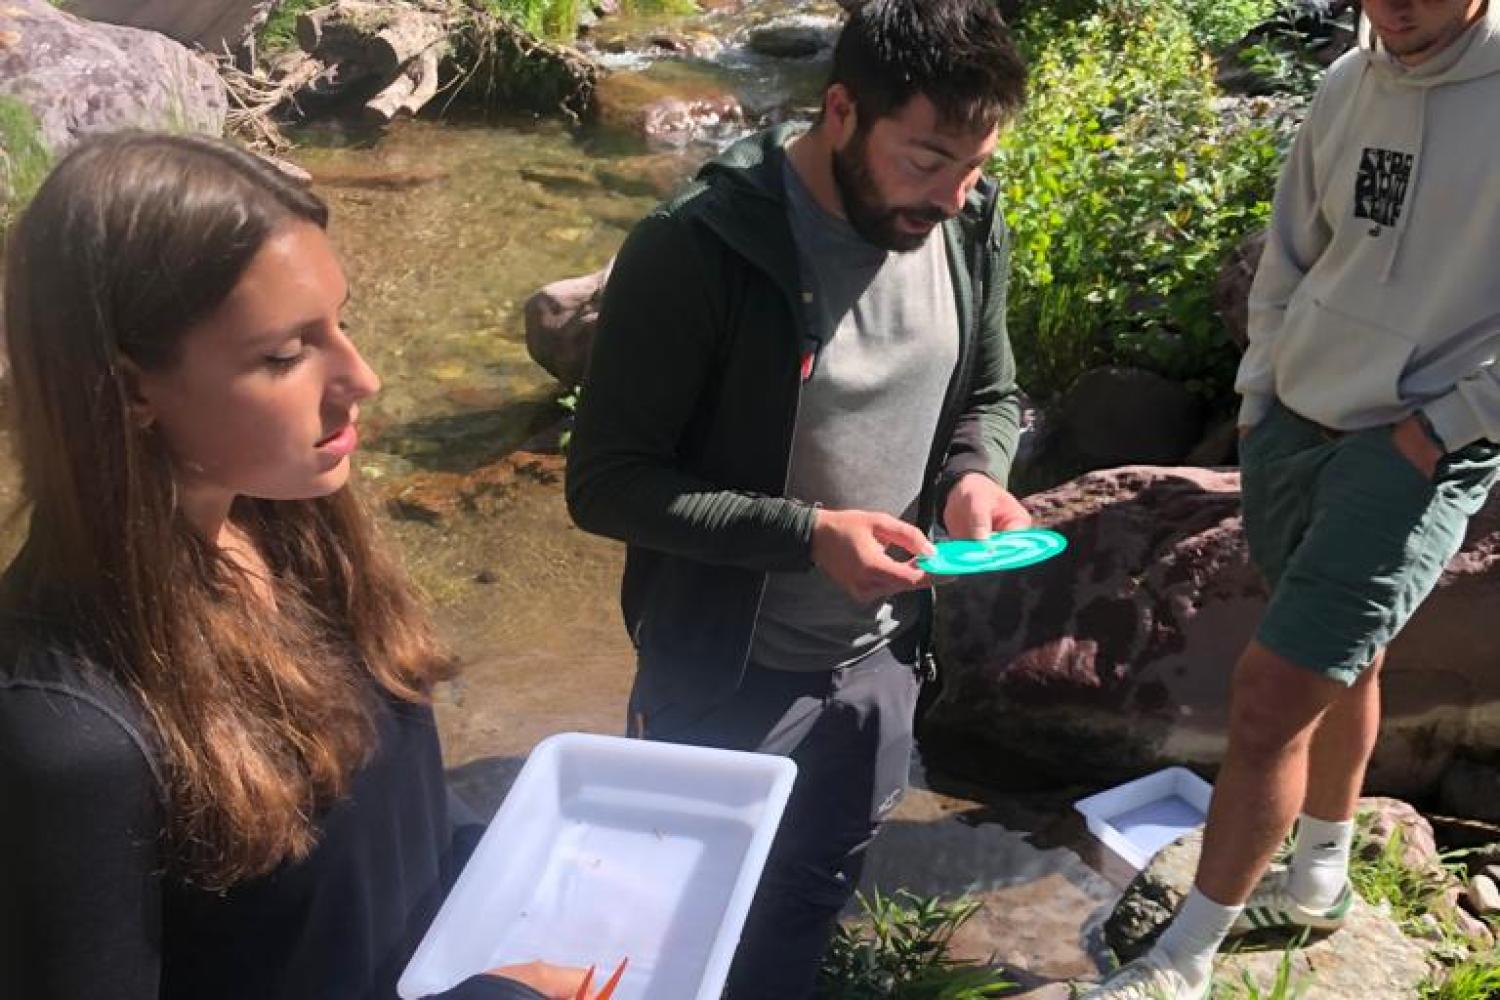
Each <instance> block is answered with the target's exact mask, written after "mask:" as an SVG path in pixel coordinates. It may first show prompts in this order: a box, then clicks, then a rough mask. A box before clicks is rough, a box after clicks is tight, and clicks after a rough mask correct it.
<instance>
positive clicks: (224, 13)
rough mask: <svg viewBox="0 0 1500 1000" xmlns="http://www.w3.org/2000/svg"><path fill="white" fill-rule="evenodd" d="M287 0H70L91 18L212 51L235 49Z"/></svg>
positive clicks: (77, 10) (76, 10)
mask: <svg viewBox="0 0 1500 1000" xmlns="http://www.w3.org/2000/svg"><path fill="white" fill-rule="evenodd" d="M282 2H283V0H68V3H67V5H66V6H67V8H68V10H69V11H71V12H72V13H74V14H77V15H78V16H79V17H86V18H88V19H89V20H91V21H108V22H109V23H110V24H121V25H125V26H126V27H131V28H145V29H146V30H147V31H157V32H160V33H161V34H163V35H166V36H167V37H168V38H171V39H174V40H176V41H179V42H181V43H182V44H184V45H189V46H196V47H198V48H201V49H204V50H206V51H208V52H223V51H224V50H226V49H229V50H234V49H238V48H239V47H240V46H241V45H243V44H244V43H245V42H246V41H247V40H248V39H249V37H250V34H251V32H253V31H255V29H256V28H258V27H260V25H262V24H264V23H265V21H266V18H268V17H269V16H270V15H271V14H272V13H273V12H274V11H275V9H276V8H277V7H280V6H281V4H282Z"/></svg>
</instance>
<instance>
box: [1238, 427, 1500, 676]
mask: <svg viewBox="0 0 1500 1000" xmlns="http://www.w3.org/2000/svg"><path fill="white" fill-rule="evenodd" d="M1497 468H1500V446H1497V445H1495V444H1492V443H1490V442H1488V441H1484V442H1479V443H1477V444H1473V445H1470V446H1468V447H1466V448H1463V449H1461V450H1459V451H1456V452H1453V453H1452V454H1450V455H1448V456H1446V457H1445V458H1444V459H1443V460H1442V461H1441V462H1440V463H1439V464H1438V470H1437V475H1436V477H1435V478H1434V479H1433V480H1432V481H1430V482H1429V481H1428V479H1427V478H1426V477H1425V476H1424V475H1423V474H1422V472H1421V471H1420V470H1419V469H1417V467H1416V466H1414V465H1412V464H1411V462H1409V461H1408V460H1407V459H1406V457H1405V456H1404V455H1402V454H1401V453H1400V452H1399V451H1397V450H1396V446H1395V442H1394V439H1393V438H1392V436H1391V428H1389V427H1377V428H1374V429H1371V430H1366V431H1358V432H1355V433H1350V434H1345V435H1342V436H1338V435H1333V434H1331V433H1329V432H1327V431H1325V430H1324V429H1323V428H1321V427H1319V426H1318V425H1317V424H1315V423H1313V422H1311V421H1309V420H1306V419H1304V418H1302V417H1300V416H1298V415H1297V414H1295V413H1293V412H1292V411H1290V410H1288V409H1287V408H1286V407H1284V406H1282V405H1280V404H1277V405H1276V406H1275V407H1274V408H1273V409H1272V411H1271V413H1270V414H1269V415H1268V416H1267V417H1266V418H1265V419H1264V420H1263V421H1262V422H1261V423H1259V424H1257V425H1256V426H1255V427H1254V428H1253V429H1252V430H1251V431H1250V433H1249V435H1248V436H1247V437H1246V438H1245V439H1244V440H1242V441H1241V442H1240V471H1241V486H1242V489H1243V495H1244V509H1245V536H1246V539H1247V540H1248V541H1249V544H1250V558H1251V559H1252V560H1253V561H1254V563H1255V565H1256V566H1257V568H1259V569H1260V571H1261V572H1262V573H1263V574H1264V575H1265V578H1266V582H1267V584H1268V585H1269V586H1270V588H1271V599H1270V603H1269V604H1268V605H1267V607H1266V615H1265V618H1264V619H1263V620H1262V622H1261V625H1260V629H1259V630H1258V631H1257V633H1256V639H1257V640H1258V641H1259V642H1260V643H1261V645H1263V646H1265V647H1266V648H1267V649H1269V650H1271V651H1272V652H1273V653H1276V654H1278V655H1280V656H1283V657H1285V658H1286V659H1288V660H1291V661H1292V662H1293V663H1296V664H1299V665H1301V666H1304V667H1307V668H1308V669H1310V670H1314V671H1316V672H1318V673H1319V674H1322V675H1323V676H1325V677H1328V678H1330V679H1332V680H1336V681H1339V682H1341V683H1343V684H1353V683H1354V681H1355V680H1356V679H1358V677H1359V675H1360V672H1361V671H1363V670H1364V669H1365V668H1366V667H1367V666H1369V664H1370V662H1371V660H1372V659H1373V658H1374V657H1375V654H1376V653H1377V652H1379V651H1380V650H1381V649H1382V648H1383V647H1385V646H1386V645H1388V644H1389V643H1390V641H1391V640H1392V639H1393V638H1395V636H1396V634H1397V633H1398V632H1400V631H1401V629H1402V628H1403V627H1404V626H1405V625H1406V623H1407V621H1409V620H1410V619H1411V616H1412V614H1413V613H1414V612H1415V611H1416V610H1417V607H1418V606H1419V605H1420V604H1421V603H1422V601H1423V600H1425V599H1426V597H1427V595H1428V594H1430V593H1431V592H1432V589H1433V588H1434V587H1435V586H1437V582H1438V579H1439V577H1441V576H1442V573H1443V568H1444V567H1445V566H1446V565H1447V564H1448V560H1449V559H1451V558H1453V556H1454V555H1455V554H1456V553H1457V552H1458V550H1459V547H1460V546H1461V545H1462V544H1463V540H1464V533H1465V530H1466V528H1467V526H1468V523H1469V519H1470V518H1471V517H1473V516H1474V514H1475V513H1476V512H1478V510H1479V508H1480V507H1481V506H1483V504H1484V501H1485V498H1486V496H1487V495H1488V493H1489V490H1490V486H1491V485H1492V484H1493V483H1494V481H1495V476H1496V470H1497Z"/></svg>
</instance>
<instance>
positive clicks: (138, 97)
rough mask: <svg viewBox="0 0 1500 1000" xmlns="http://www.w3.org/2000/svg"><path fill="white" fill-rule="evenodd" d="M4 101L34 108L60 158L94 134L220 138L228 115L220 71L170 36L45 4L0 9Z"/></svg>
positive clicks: (27, 0) (18, 3) (15, 3)
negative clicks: (154, 132)
mask: <svg viewBox="0 0 1500 1000" xmlns="http://www.w3.org/2000/svg"><path fill="white" fill-rule="evenodd" d="M0 95H3V96H7V97H13V98H16V99H18V100H20V101H21V103H23V104H25V105H26V106H27V107H29V108H30V109H31V111H32V113H33V114H34V115H35V116H36V118H37V121H38V124H39V125H40V139H41V141H42V143H43V145H45V146H46V147H47V148H48V150H50V151H51V152H52V153H53V154H54V155H56V154H58V153H61V152H63V151H64V150H66V149H67V148H69V147H70V146H72V145H73V144H74V143H75V142H76V141H77V140H78V138H79V137H80V136H83V135H85V134H87V133H90V132H108V131H113V130H115V129H121V128H145V129H165V130H171V131H190V132H204V133H207V134H209V135H219V134H221V133H222V132H223V131H224V115H225V112H226V109H227V107H228V98H227V97H226V95H225V91H224V84H223V82H222V81H221V80H220V79H219V75H218V73H217V72H216V71H215V70H214V67H213V66H212V65H211V64H210V63H209V62H208V61H206V60H205V59H202V58H200V57H199V56H196V55H194V54H193V53H192V52H189V51H188V50H187V49H186V48H184V47H183V46H182V45H180V44H178V43H177V42H174V41H172V40H171V39H170V38H167V37H166V36H165V35H160V34H157V33H156V32H154V31H141V30H139V29H136V28H122V27H118V26H116V25H112V24H99V23H96V22H93V21H85V20H82V19H80V18H78V17H74V16H73V15H72V14H69V13H67V12H65V11H61V10H58V9H57V8H56V7H53V6H52V5H51V4H50V3H48V2H46V0H5V2H4V3H3V4H0Z"/></svg>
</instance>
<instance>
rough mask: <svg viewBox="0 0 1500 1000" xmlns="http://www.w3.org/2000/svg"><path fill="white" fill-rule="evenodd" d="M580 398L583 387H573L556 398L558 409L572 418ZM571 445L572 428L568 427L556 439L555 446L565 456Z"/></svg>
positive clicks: (576, 410)
mask: <svg viewBox="0 0 1500 1000" xmlns="http://www.w3.org/2000/svg"><path fill="white" fill-rule="evenodd" d="M582 398H583V386H581V385H575V386H574V387H573V388H571V389H569V390H568V391H567V392H565V393H563V394H562V395H561V396H559V397H557V405H558V408H559V409H561V410H562V411H563V412H564V413H566V414H568V415H569V416H572V415H573V414H576V413H577V412H578V402H579V400H581V399H582ZM572 443H573V428H572V427H569V428H568V429H567V430H565V431H563V432H562V435H561V436H560V437H559V438H558V439H557V446H558V448H559V449H561V450H562V453H563V454H564V455H566V454H567V453H568V445H570V444H572Z"/></svg>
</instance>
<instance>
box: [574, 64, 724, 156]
mask: <svg viewBox="0 0 1500 1000" xmlns="http://www.w3.org/2000/svg"><path fill="white" fill-rule="evenodd" d="M593 115H594V117H595V119H596V121H597V122H598V124H599V125H600V126H601V127H603V128H605V129H608V130H611V131H616V132H625V133H628V134H632V135H636V136H639V137H641V138H644V139H646V140H647V141H648V142H651V143H655V144H658V145H666V146H685V145H687V144H689V143H691V142H695V141H701V140H704V139H708V138H712V137H713V136H715V135H717V134H719V133H720V132H722V131H723V130H724V129H725V128H726V127H729V126H734V125H738V124H739V123H741V122H742V121H743V120H744V109H743V108H742V107H741V106H740V102H739V99H738V98H736V97H735V96H734V95H733V94H730V93H729V92H727V91H725V90H724V89H723V88H721V87H719V86H718V85H716V84H714V83H711V82H709V81H698V80H662V79H658V78H657V77H654V76H652V75H651V74H649V73H614V74H611V75H609V76H606V77H604V78H603V79H602V80H600V81H599V86H598V89H597V90H596V91H595V93H594V104H593Z"/></svg>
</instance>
